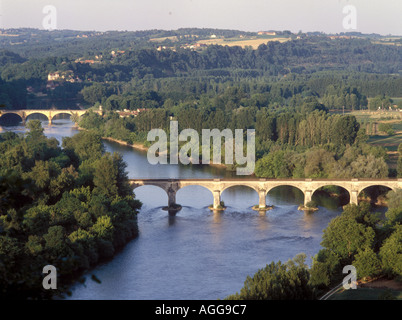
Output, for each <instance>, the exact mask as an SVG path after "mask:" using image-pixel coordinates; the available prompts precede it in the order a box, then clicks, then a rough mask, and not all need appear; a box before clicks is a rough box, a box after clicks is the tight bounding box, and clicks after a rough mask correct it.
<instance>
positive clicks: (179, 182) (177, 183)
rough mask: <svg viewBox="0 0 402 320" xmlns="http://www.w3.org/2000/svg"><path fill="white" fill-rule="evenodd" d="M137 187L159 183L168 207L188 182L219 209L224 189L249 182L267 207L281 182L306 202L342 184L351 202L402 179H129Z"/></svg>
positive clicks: (392, 186)
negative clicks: (203, 190)
mask: <svg viewBox="0 0 402 320" xmlns="http://www.w3.org/2000/svg"><path fill="white" fill-rule="evenodd" d="M130 184H132V185H133V186H134V189H135V188H137V187H140V186H144V185H151V186H157V187H160V188H162V189H163V190H165V191H166V193H167V195H168V208H174V207H177V205H176V193H177V191H178V190H180V189H181V188H184V187H187V186H202V187H204V188H206V189H208V190H210V191H211V192H212V194H213V198H214V203H213V209H218V208H219V206H220V203H221V194H222V192H223V191H224V190H225V189H227V188H229V187H232V186H246V187H249V188H252V189H254V190H255V191H256V192H257V193H258V196H259V203H258V207H259V208H260V209H265V208H266V195H267V194H268V192H269V191H270V190H271V189H273V188H275V187H278V186H292V187H295V188H298V189H299V190H301V191H302V192H303V194H304V205H306V204H307V203H308V202H309V201H311V199H312V196H313V193H314V192H315V191H316V190H318V189H319V188H321V187H324V186H339V187H342V188H344V189H346V190H347V191H348V192H349V196H350V203H353V204H358V195H359V193H360V192H361V191H363V190H364V189H366V188H368V187H372V186H384V187H388V188H390V189H391V190H394V191H396V189H399V188H402V179H349V180H329V179H130Z"/></svg>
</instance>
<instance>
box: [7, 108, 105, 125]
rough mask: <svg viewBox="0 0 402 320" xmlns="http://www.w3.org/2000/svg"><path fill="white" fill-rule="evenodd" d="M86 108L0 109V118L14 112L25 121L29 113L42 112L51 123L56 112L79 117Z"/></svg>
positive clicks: (98, 111)
mask: <svg viewBox="0 0 402 320" xmlns="http://www.w3.org/2000/svg"><path fill="white" fill-rule="evenodd" d="M87 111H88V110H70V109H68V110H62V109H60V110H57V109H54V110H49V109H23V110H0V118H1V117H2V116H4V115H6V114H10V113H11V114H16V115H18V116H20V117H21V119H22V122H23V123H25V121H26V119H27V118H28V116H30V115H31V114H34V113H35V114H43V115H44V116H46V117H47V118H48V119H49V124H52V119H53V118H54V117H55V116H56V115H58V114H69V115H71V116H72V115H77V116H78V117H81V116H82V115H83V114H85V113H86V112H87ZM94 112H96V113H99V114H101V113H102V111H101V110H95V111H94Z"/></svg>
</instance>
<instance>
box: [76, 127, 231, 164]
mask: <svg viewBox="0 0 402 320" xmlns="http://www.w3.org/2000/svg"><path fill="white" fill-rule="evenodd" d="M79 130H86V129H83V128H79ZM102 139H103V140H107V141H112V142H115V143H117V144H119V145H122V146H127V147H131V148H133V149H136V150H140V151H144V152H147V151H148V150H149V147H147V146H145V145H144V144H141V143H134V144H131V143H128V142H126V141H122V140H118V139H115V138H111V137H102ZM200 164H201V165H209V166H211V167H216V168H220V169H226V170H228V166H227V165H225V164H223V163H208V164H203V163H200Z"/></svg>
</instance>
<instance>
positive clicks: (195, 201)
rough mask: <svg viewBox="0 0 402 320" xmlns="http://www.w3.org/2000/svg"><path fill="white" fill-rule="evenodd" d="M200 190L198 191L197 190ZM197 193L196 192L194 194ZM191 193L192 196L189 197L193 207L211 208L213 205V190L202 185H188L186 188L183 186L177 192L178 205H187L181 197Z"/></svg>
mask: <svg viewBox="0 0 402 320" xmlns="http://www.w3.org/2000/svg"><path fill="white" fill-rule="evenodd" d="M197 189H198V190H197ZM194 191H196V192H194ZM186 192H187V193H191V192H193V193H192V194H191V196H190V197H189V199H190V201H191V206H197V205H198V206H200V207H205V206H209V205H210V204H211V203H213V197H214V194H213V190H211V189H210V188H208V187H206V186H203V185H200V184H187V185H184V186H181V187H180V188H179V189H178V190H177V191H176V199H178V200H177V201H178V203H180V204H181V205H187V204H186V201H183V199H181V196H182V195H183V194H185V193H186ZM194 194H196V195H197V196H195V197H193V195H194Z"/></svg>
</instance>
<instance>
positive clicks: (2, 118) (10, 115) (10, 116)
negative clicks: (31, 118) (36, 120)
mask: <svg viewBox="0 0 402 320" xmlns="http://www.w3.org/2000/svg"><path fill="white" fill-rule="evenodd" d="M14 119H15V120H14ZM17 119H18V120H17ZM7 120H9V121H10V120H11V121H13V122H14V121H18V122H24V119H23V117H22V116H21V115H20V114H19V113H15V112H7V113H3V114H0V123H5V122H7Z"/></svg>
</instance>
